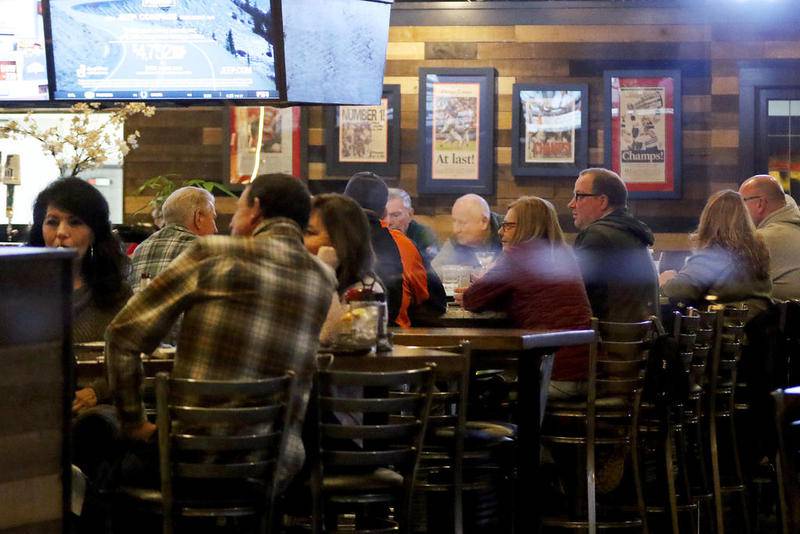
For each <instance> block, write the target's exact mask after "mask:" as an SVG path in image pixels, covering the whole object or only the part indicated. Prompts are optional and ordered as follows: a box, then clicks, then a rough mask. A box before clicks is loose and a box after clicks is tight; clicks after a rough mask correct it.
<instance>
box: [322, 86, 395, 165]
mask: <svg viewBox="0 0 800 534" xmlns="http://www.w3.org/2000/svg"><path fill="white" fill-rule="evenodd" d="M325 167H326V170H325V174H326V175H327V176H347V177H349V176H351V175H353V174H355V173H357V172H361V171H372V172H374V173H377V174H379V175H381V176H386V177H399V176H400V86H399V85H384V86H383V93H382V94H381V100H380V102H378V103H377V104H376V105H374V106H327V107H326V108H325Z"/></svg>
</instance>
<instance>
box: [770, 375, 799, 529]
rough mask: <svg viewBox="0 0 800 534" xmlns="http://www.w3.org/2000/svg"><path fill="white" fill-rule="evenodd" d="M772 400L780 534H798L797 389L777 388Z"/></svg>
mask: <svg viewBox="0 0 800 534" xmlns="http://www.w3.org/2000/svg"><path fill="white" fill-rule="evenodd" d="M772 398H773V399H774V400H775V427H776V430H777V434H778V453H777V458H776V464H777V470H778V495H779V509H780V521H781V523H780V524H781V532H783V533H784V534H799V533H800V505H798V503H800V484H799V483H798V476H800V469H799V466H798V463H797V457H798V451H800V433H798V428H800V387H798V386H795V387H792V388H787V389H782V390H781V389H779V390H777V391H774V392H773V393H772Z"/></svg>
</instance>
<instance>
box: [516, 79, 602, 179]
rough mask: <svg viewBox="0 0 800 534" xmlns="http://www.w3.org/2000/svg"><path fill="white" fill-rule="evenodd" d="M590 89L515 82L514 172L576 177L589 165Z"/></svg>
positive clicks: (580, 85) (585, 85)
mask: <svg viewBox="0 0 800 534" xmlns="http://www.w3.org/2000/svg"><path fill="white" fill-rule="evenodd" d="M588 93H589V88H588V85H587V84H548V85H543V84H523V83H515V84H514V88H513V98H512V106H513V108H512V113H511V115H512V118H511V139H512V142H511V165H512V170H513V172H514V176H575V175H577V174H578V172H580V171H581V170H582V169H585V168H586V160H587V155H588V138H589V111H588V107H589V106H588V98H587V95H588Z"/></svg>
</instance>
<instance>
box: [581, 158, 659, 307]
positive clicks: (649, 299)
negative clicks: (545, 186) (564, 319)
mask: <svg viewBox="0 0 800 534" xmlns="http://www.w3.org/2000/svg"><path fill="white" fill-rule="evenodd" d="M568 207H569V209H570V210H572V217H573V219H574V221H575V226H576V228H577V229H578V231H579V232H578V235H577V237H576V238H575V255H576V256H577V258H578V264H579V265H580V268H581V272H582V274H583V282H584V284H585V285H586V293H587V294H588V296H589V302H590V303H591V305H592V313H593V314H594V315H595V316H596V317H598V318H599V319H600V320H602V321H621V322H635V321H642V320H644V319H646V318H647V317H649V316H651V315H654V314H655V313H656V310H657V306H658V275H657V273H656V270H655V265H654V264H653V260H652V258H651V256H650V251H649V250H648V247H650V246H652V244H653V233H652V232H651V231H650V228H648V227H647V225H646V224H644V223H643V222H641V221H640V220H638V219H636V218H634V217H633V216H632V215H631V214H630V213H629V212H628V190H627V188H626V187H625V182H623V181H622V179H621V178H620V177H619V175H618V174H617V173H615V172H613V171H610V170H608V169H602V168H591V169H586V170H584V171H581V173H580V175H579V176H578V179H577V181H576V182H575V190H574V194H573V196H572V200H570V202H569V204H568Z"/></svg>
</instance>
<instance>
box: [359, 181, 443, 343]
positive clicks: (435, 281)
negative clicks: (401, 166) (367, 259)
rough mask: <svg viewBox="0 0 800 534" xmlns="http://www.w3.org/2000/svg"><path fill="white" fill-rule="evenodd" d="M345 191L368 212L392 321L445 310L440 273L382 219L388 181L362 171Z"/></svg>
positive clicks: (422, 319) (416, 320) (407, 322)
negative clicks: (437, 273) (431, 267)
mask: <svg viewBox="0 0 800 534" xmlns="http://www.w3.org/2000/svg"><path fill="white" fill-rule="evenodd" d="M344 194H345V195H346V196H349V197H350V198H352V199H353V200H355V201H356V202H358V204H359V205H360V206H361V208H362V209H363V210H364V213H365V214H366V216H367V221H368V222H369V228H370V239H371V241H372V249H373V250H374V251H375V257H376V260H377V262H376V264H375V272H376V274H377V275H378V277H379V278H380V279H381V281H382V282H383V284H384V286H385V287H386V293H387V308H388V312H389V324H390V325H392V326H395V325H396V326H402V327H409V326H413V325H415V324H423V323H426V322H429V321H430V320H431V318H433V317H438V316H439V315H441V314H443V313H444V312H445V309H446V297H445V293H444V287H443V286H442V282H441V280H439V277H438V276H437V275H436V273H435V272H434V271H433V270H432V269H430V265H429V264H428V263H427V261H426V260H425V259H424V258H423V256H422V255H421V254H420V252H419V251H418V250H417V247H416V245H414V243H413V242H412V241H411V240H410V239H408V238H407V237H406V236H405V235H404V234H403V233H402V232H400V231H399V230H390V229H389V228H388V227H386V226H385V225H384V224H383V223H382V222H381V219H382V218H383V216H384V213H385V212H386V201H387V198H388V196H389V190H388V188H387V187H386V183H385V182H384V181H383V180H382V179H381V177H380V176H378V175H377V174H375V173H373V172H359V173H356V174H354V175H353V176H352V177H351V178H350V181H348V182H347V186H346V187H345V190H344Z"/></svg>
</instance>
